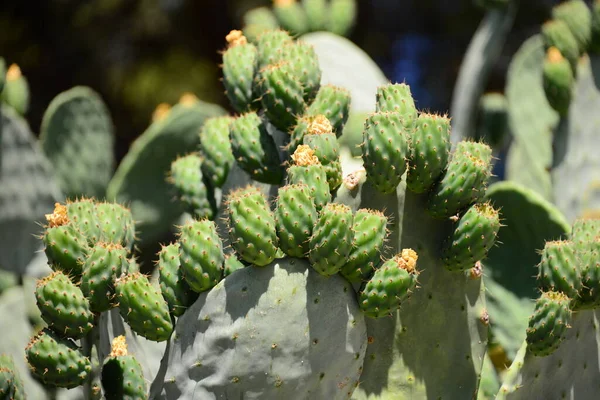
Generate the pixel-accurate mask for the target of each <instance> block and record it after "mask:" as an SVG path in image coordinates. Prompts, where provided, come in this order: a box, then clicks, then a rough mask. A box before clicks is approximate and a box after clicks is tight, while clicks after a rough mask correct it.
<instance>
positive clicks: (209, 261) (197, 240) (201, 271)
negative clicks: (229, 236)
mask: <svg viewBox="0 0 600 400" xmlns="http://www.w3.org/2000/svg"><path fill="white" fill-rule="evenodd" d="M179 246H180V251H181V256H180V258H181V268H182V270H183V276H184V277H185V280H186V281H187V283H188V284H189V285H190V287H191V288H192V290H194V291H195V292H198V293H201V292H204V291H206V290H209V289H210V288H212V287H213V286H215V285H216V284H217V283H219V281H220V280H221V269H222V268H223V260H224V256H223V243H222V241H221V239H220V238H219V236H218V235H217V227H216V225H215V223H214V222H213V221H209V220H206V219H204V220H201V221H190V222H188V223H187V224H185V225H184V226H182V227H181V228H180V230H179Z"/></svg>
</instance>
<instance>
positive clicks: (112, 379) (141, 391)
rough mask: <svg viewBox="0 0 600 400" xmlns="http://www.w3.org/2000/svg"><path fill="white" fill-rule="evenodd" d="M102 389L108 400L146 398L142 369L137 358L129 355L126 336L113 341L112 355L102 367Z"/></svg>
mask: <svg viewBox="0 0 600 400" xmlns="http://www.w3.org/2000/svg"><path fill="white" fill-rule="evenodd" d="M102 387H103V388H104V396H105V397H106V399H107V400H112V399H114V400H117V399H132V400H133V399H143V398H145V397H146V381H145V380H144V374H143V373H142V367H141V366H140V363H139V362H137V360H136V359H135V357H133V356H132V355H130V354H128V352H127V343H125V336H118V337H116V338H114V339H113V342H112V349H111V352H110V355H109V356H108V358H107V359H106V360H105V361H104V364H103V366H102Z"/></svg>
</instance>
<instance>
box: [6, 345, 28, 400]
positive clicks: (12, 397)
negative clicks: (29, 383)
mask: <svg viewBox="0 0 600 400" xmlns="http://www.w3.org/2000/svg"><path fill="white" fill-rule="evenodd" d="M0 397H2V398H3V399H9V400H23V399H25V390H24V389H23V381H22V380H21V377H20V375H19V371H17V369H16V367H15V363H14V361H13V359H12V357H10V356H7V355H0Z"/></svg>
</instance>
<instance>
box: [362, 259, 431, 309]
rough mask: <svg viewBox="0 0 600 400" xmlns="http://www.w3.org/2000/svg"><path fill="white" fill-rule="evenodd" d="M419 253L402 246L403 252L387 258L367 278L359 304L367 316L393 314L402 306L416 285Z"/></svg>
mask: <svg viewBox="0 0 600 400" xmlns="http://www.w3.org/2000/svg"><path fill="white" fill-rule="evenodd" d="M417 259H418V256H417V253H416V252H415V251H414V250H412V249H403V250H402V252H401V253H400V254H397V255H396V256H395V257H394V258H392V259H390V260H388V261H386V262H385V263H383V264H382V265H381V267H379V269H377V271H375V274H374V275H373V276H372V277H371V279H370V280H369V281H367V282H365V283H364V284H363V286H362V288H361V290H360V292H359V293H358V304H359V305H360V308H361V310H362V311H363V312H364V313H365V315H366V316H368V317H371V318H382V317H387V316H390V315H392V312H394V311H396V310H397V309H399V308H400V305H401V303H402V301H404V299H406V298H407V297H408V296H409V295H410V294H411V292H412V291H413V290H414V289H415V288H416V286H417V278H418V276H419V271H417V269H416V266H417Z"/></svg>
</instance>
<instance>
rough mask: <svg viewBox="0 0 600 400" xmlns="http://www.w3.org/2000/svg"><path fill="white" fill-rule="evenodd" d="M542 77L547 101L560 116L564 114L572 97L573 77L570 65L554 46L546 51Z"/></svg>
mask: <svg viewBox="0 0 600 400" xmlns="http://www.w3.org/2000/svg"><path fill="white" fill-rule="evenodd" d="M543 79H544V92H545V93H546V98H547V99H548V103H550V106H551V107H552V108H553V109H555V110H556V111H557V112H558V113H559V114H560V115H561V116H566V115H567V114H568V112H569V105H570V104H571V98H572V97H573V95H572V88H573V85H574V84H575V77H574V76H573V70H572V68H571V65H570V64H569V62H568V61H567V60H566V59H565V58H564V57H563V56H562V54H561V53H560V50H558V49H557V48H556V47H550V48H549V49H548V51H547V53H546V59H545V60H544V73H543Z"/></svg>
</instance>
